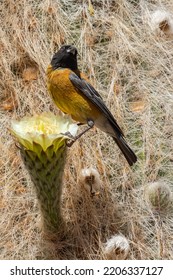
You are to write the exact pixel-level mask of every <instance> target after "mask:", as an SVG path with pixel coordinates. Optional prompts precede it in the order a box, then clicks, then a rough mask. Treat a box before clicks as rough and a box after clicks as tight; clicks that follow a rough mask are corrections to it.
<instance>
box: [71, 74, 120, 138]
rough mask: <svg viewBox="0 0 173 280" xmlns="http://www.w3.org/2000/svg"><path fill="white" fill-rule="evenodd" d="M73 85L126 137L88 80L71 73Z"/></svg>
mask: <svg viewBox="0 0 173 280" xmlns="http://www.w3.org/2000/svg"><path fill="white" fill-rule="evenodd" d="M69 79H70V81H71V82H72V84H73V85H74V86H75V88H77V89H78V90H79V91H80V93H81V95H83V96H85V97H86V98H87V99H89V101H91V102H92V103H93V104H94V105H96V106H97V107H98V108H99V110H100V111H101V112H103V114H104V115H105V116H106V117H107V119H108V120H109V122H110V123H111V124H112V126H113V127H114V129H115V130H116V131H117V132H118V133H119V134H121V135H124V134H123V132H122V130H121V128H120V127H119V125H118V124H117V122H116V120H115V119H114V117H113V115H112V114H111V112H110V111H109V110H108V108H107V107H106V105H105V104H104V102H103V99H102V97H101V96H100V94H99V93H98V92H97V91H96V90H95V88H94V87H93V86H92V85H91V84H90V83H88V82H87V81H86V80H84V79H81V78H79V77H78V76H77V75H76V74H75V73H71V74H70V76H69Z"/></svg>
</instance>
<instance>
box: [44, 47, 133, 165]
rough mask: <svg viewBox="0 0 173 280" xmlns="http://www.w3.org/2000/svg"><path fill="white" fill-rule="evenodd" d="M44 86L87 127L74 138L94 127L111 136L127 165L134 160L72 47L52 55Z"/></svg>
mask: <svg viewBox="0 0 173 280" xmlns="http://www.w3.org/2000/svg"><path fill="white" fill-rule="evenodd" d="M47 85H48V91H49V93H50V95H51V96H52V98H53V100H54V102H55V104H56V105H57V107H58V108H59V109H60V110H61V111H62V112H64V113H65V114H68V115H70V116H71V117H72V119H74V120H75V121H77V122H79V123H80V124H87V125H88V127H87V129H85V130H84V131H83V132H82V133H80V134H79V135H78V136H77V137H76V139H77V138H79V137H80V136H81V135H82V134H84V133H85V132H86V131H87V130H89V129H90V128H92V127H93V126H94V125H95V126H96V127H98V128H99V129H101V130H102V131H104V132H106V133H107V134H108V135H110V136H112V137H113V139H114V141H115V142H116V144H117V145H118V147H119V148H120V150H121V151H122V153H123V155H124V156H125V158H126V160H127V161H128V163H129V165H133V164H134V163H135V162H136V161H137V157H136V155H135V153H134V152H133V151H132V149H131V148H130V147H129V146H128V145H127V143H126V141H125V139H124V134H123V132H122V130H121V128H120V127H119V125H118V124H117V122H116V120H115V118H114V117H113V115H112V113H111V112H110V111H109V109H108V108H107V107H106V105H105V103H104V101H103V99H102V97H101V96H100V94H99V93H98V92H97V91H96V90H95V89H94V87H93V86H92V85H91V84H90V82H89V81H88V79H87V77H86V76H85V75H84V74H83V73H81V72H80V70H79V69H78V64H77V49H76V48H75V47H74V46H72V45H64V46H62V47H61V48H60V49H59V51H58V52H57V53H55V54H54V55H53V58H52V60H51V63H50V65H49V66H48V69H47ZM76 139H74V140H76Z"/></svg>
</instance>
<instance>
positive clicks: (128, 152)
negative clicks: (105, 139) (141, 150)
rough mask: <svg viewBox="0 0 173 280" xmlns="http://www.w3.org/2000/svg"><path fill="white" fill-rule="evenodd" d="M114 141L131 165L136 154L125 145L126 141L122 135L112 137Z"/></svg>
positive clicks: (135, 159) (135, 158)
mask: <svg viewBox="0 0 173 280" xmlns="http://www.w3.org/2000/svg"><path fill="white" fill-rule="evenodd" d="M113 139H114V141H115V142H116V143H117V145H118V147H119V148H120V150H121V152H122V153H123V155H124V156H125V158H126V160H127V161H128V163H129V165H130V166H132V165H133V164H134V163H135V162H136V161H137V156H136V155H135V153H134V152H133V151H132V149H131V148H130V147H129V146H128V145H127V143H126V141H125V140H124V138H123V137H122V136H119V137H117V138H114V137H113Z"/></svg>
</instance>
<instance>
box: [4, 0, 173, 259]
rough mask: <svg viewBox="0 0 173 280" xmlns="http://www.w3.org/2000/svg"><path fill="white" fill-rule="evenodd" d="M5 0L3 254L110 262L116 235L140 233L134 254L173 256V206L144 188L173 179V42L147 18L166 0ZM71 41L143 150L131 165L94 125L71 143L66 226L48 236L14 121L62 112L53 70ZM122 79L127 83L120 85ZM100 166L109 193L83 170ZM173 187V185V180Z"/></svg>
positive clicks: (169, 5)
mask: <svg viewBox="0 0 173 280" xmlns="http://www.w3.org/2000/svg"><path fill="white" fill-rule="evenodd" d="M92 3H93V8H94V10H95V13H94V15H90V13H89V10H88V1H87V0H83V1H82V0H78V1H74V0H69V1H67V0H60V1H55V0H54V1H53V0H52V1H51V0H36V1H33V0H28V1H25V0H18V1H17V4H16V1H14V0H4V1H3V3H2V5H1V11H2V15H1V18H0V21H1V23H0V26H1V30H0V34H1V38H2V41H1V43H0V53H1V59H0V64H1V65H0V66H1V67H0V73H1V79H0V92H1V111H0V114H1V122H0V128H1V129H0V131H1V139H0V181H1V185H0V212H1V222H0V254H1V255H0V258H1V259H48V258H55V259H102V258H104V255H103V253H102V249H101V244H102V243H103V242H105V241H106V239H107V238H109V237H110V236H111V235H112V234H115V233H119V232H120V233H122V234H124V235H125V236H126V237H127V238H128V239H129V240H130V246H131V250H130V253H129V255H128V258H129V259H172V258H173V237H172V236H173V235H172V233H173V225H172V222H173V218H172V213H171V212H169V213H166V214H165V215H160V214H159V213H157V214H155V213H153V212H152V211H151V210H150V209H149V208H148V206H147V204H146V203H145V200H144V195H143V189H144V186H145V185H146V184H147V183H148V182H150V181H155V180H158V179H160V178H162V179H163V180H165V181H167V182H169V183H170V184H172V181H173V172H172V169H173V146H172V141H173V129H172V123H173V110H172V108H173V97H172V96H173V85H172V80H173V48H172V40H171V39H170V38H167V37H165V36H162V37H161V36H156V35H154V34H152V32H151V30H150V27H149V25H148V23H147V20H146V19H147V16H148V14H149V12H150V11H153V10H155V9H156V8H157V7H158V5H159V6H164V7H166V8H168V9H169V11H170V12H171V11H172V12H173V3H172V2H171V1H169V0H167V1H166V0H160V1H153V0H150V1H149V0H148V1H142V0H141V1H137V0H136V1H132V0H131V1H130V0H129V1H128V0H118V1H113V0H100V1H96V0H93V1H92ZM63 43H73V44H74V45H76V46H77V48H78V49H79V53H80V68H81V69H82V70H84V71H85V72H86V73H87V74H88V76H89V77H90V78H91V79H92V81H93V85H94V86H95V87H96V88H97V89H98V90H99V92H100V94H102V96H103V98H104V99H105V101H106V104H107V105H108V107H109V108H110V109H111V111H112V113H113V114H114V115H115V117H116V118H117V121H118V123H119V124H120V126H121V127H122V128H123V130H124V132H125V135H126V137H127V140H128V142H129V143H130V145H131V146H132V147H133V149H134V150H135V152H136V154H137V155H138V163H137V164H136V165H135V166H134V167H133V168H132V169H130V168H129V167H128V166H127V164H126V162H125V160H124V158H123V156H122V155H121V154H120V152H119V150H118V149H117V147H116V146H115V145H114V143H113V141H112V140H111V139H110V138H109V137H107V136H106V135H105V134H104V133H102V132H100V131H98V130H95V129H93V130H92V131H91V132H89V133H88V134H87V135H85V136H84V137H83V138H82V139H81V140H80V141H78V142H77V143H75V144H74V146H73V149H72V150H69V156H68V162H67V164H66V170H65V176H64V193H63V213H64V217H65V220H66V231H65V232H64V233H61V234H60V236H59V241H58V242H57V243H56V244H54V243H52V242H51V241H48V240H47V241H42V240H43V239H42V234H41V230H40V214H39V211H38V206H37V201H36V198H35V192H34V190H33V186H32V183H31V181H30V178H29V176H28V174H27V172H26V171H25V168H24V166H23V164H22V162H21V158H20V156H19V153H18V150H17V148H16V147H15V145H14V141H13V139H12V137H11V135H10V134H9V131H8V128H9V127H10V122H11V119H13V118H18V117H22V116H24V115H27V114H34V113H38V112H42V111H50V110H51V111H54V112H57V109H56V108H55V106H54V105H53V103H52V101H51V99H50V97H49V95H48V93H47V90H46V80H45V69H46V67H47V65H48V63H49V62H50V58H51V56H52V54H53V53H54V52H55V50H56V49H57V48H59V46H60V45H62V44H63ZM115 85H117V86H115ZM87 166H88V167H89V166H94V167H96V168H97V170H98V171H99V173H100V177H101V181H102V189H101V191H100V195H98V196H94V197H90V196H89V195H88V194H87V193H85V192H84V191H83V188H82V185H81V183H80V172H81V169H82V168H84V167H87ZM172 185H173V184H172Z"/></svg>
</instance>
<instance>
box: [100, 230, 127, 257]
mask: <svg viewBox="0 0 173 280" xmlns="http://www.w3.org/2000/svg"><path fill="white" fill-rule="evenodd" d="M129 250H130V245H129V241H128V239H127V238H126V237H125V236H124V235H122V234H116V235H113V236H112V237H111V238H110V239H108V240H107V242H106V243H105V245H104V249H103V252H104V254H105V256H106V258H107V259H110V260H113V259H115V260H125V259H126V257H127V255H128V252H129Z"/></svg>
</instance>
